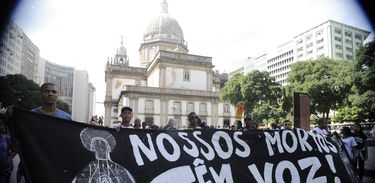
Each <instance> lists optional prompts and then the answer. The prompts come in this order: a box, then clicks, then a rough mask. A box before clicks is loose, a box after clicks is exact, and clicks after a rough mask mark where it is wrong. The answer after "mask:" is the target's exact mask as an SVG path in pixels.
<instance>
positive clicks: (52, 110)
mask: <svg viewBox="0 0 375 183" xmlns="http://www.w3.org/2000/svg"><path fill="white" fill-rule="evenodd" d="M40 95H41V98H42V106H40V107H37V108H35V109H33V110H31V111H33V112H37V113H41V114H46V115H50V116H53V117H57V118H62V119H67V120H72V117H71V116H70V114H68V113H66V112H64V111H62V110H61V109H59V108H57V107H56V102H57V98H58V97H59V92H58V90H57V86H56V85H55V84H54V83H44V84H43V85H42V86H41V87H40Z"/></svg>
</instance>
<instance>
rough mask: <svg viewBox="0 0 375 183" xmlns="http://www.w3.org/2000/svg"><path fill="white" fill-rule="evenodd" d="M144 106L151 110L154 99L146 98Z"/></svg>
mask: <svg viewBox="0 0 375 183" xmlns="http://www.w3.org/2000/svg"><path fill="white" fill-rule="evenodd" d="M145 107H146V110H153V109H154V101H152V100H146V104H145Z"/></svg>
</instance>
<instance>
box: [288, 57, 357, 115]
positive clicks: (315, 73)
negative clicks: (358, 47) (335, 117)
mask: <svg viewBox="0 0 375 183" xmlns="http://www.w3.org/2000/svg"><path fill="white" fill-rule="evenodd" d="M291 68H292V69H291V72H290V74H289V77H288V82H289V83H290V86H289V87H290V88H288V95H289V98H290V97H292V94H293V93H292V92H303V93H308V94H309V97H310V101H311V112H312V113H313V114H317V113H321V114H323V117H325V118H327V117H328V114H329V111H330V110H332V109H333V110H334V109H338V108H340V107H342V106H343V105H344V102H345V101H346V98H347V97H348V95H349V92H350V90H351V86H352V84H353V63H352V62H348V61H337V60H332V59H329V58H321V59H319V60H316V61H303V62H297V63H294V64H292V66H291Z"/></svg>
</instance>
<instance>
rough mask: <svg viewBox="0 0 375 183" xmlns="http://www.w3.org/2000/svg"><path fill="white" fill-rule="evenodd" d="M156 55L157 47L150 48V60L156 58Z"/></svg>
mask: <svg viewBox="0 0 375 183" xmlns="http://www.w3.org/2000/svg"><path fill="white" fill-rule="evenodd" d="M154 57H155V48H151V49H150V60H152V59H154Z"/></svg>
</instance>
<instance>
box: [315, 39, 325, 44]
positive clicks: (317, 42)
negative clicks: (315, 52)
mask: <svg viewBox="0 0 375 183" xmlns="http://www.w3.org/2000/svg"><path fill="white" fill-rule="evenodd" d="M323 41H324V38H322V39H319V40H317V41H316V44H319V43H322V42H323Z"/></svg>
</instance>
